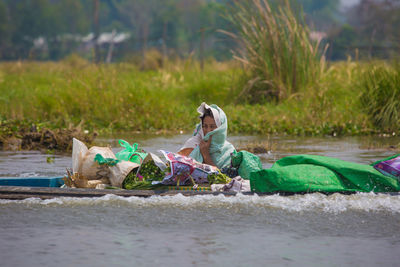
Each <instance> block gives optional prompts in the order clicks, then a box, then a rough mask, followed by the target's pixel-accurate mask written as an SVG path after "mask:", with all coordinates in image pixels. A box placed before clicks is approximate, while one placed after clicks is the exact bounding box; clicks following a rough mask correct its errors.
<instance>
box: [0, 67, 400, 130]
mask: <svg viewBox="0 0 400 267" xmlns="http://www.w3.org/2000/svg"><path fill="white" fill-rule="evenodd" d="M379 64H380V65H382V63H372V62H371V63H354V62H339V63H334V64H332V65H330V66H329V67H328V68H327V71H326V72H325V73H324V75H322V76H321V81H320V83H319V84H318V86H319V87H318V90H314V91H311V90H310V91H307V92H304V93H302V94H298V95H294V96H292V97H290V98H288V99H286V100H282V101H281V102H279V103H272V102H269V103H264V104H248V103H245V102H241V103H236V102H235V101H234V99H235V92H237V89H238V87H239V86H240V79H241V78H240V77H241V76H242V74H243V71H242V69H241V68H240V66H238V64H237V62H224V63H220V62H215V61H209V62H207V63H206V64H205V66H204V67H205V68H204V71H203V72H202V71H201V69H200V64H199V63H198V62H196V61H182V62H175V63H174V64H168V65H167V66H165V67H163V68H162V69H158V70H152V71H140V70H139V69H138V67H137V66H135V65H132V64H126V63H124V64H122V63H121V64H110V65H99V66H96V65H92V64H90V63H88V62H85V61H82V60H69V61H66V62H58V63H51V62H48V63H44V62H42V63H39V62H9V63H0V126H1V124H2V122H3V120H13V121H15V126H16V127H18V125H19V123H18V122H23V121H32V122H35V123H36V124H37V125H38V126H39V127H40V125H45V126H46V127H50V126H52V127H54V128H60V127H62V128H64V127H69V126H77V125H81V126H82V127H84V129H88V130H91V129H94V130H96V131H98V132H100V133H102V132H111V131H112V132H127V131H128V132H135V131H141V132H153V133H154V132H174V133H178V132H180V131H184V132H187V133H190V132H192V130H193V127H194V125H195V123H197V122H198V118H197V116H198V114H197V112H196V108H197V107H198V105H199V104H200V103H201V102H203V101H205V102H207V103H215V104H217V105H219V106H220V107H221V108H222V109H223V110H224V111H225V113H226V114H227V117H228V122H229V133H230V134H232V133H237V134H238V133H241V134H243V133H245V134H292V135H338V136H339V135H359V134H368V133H376V132H384V131H383V130H384V129H383V128H382V127H378V126H374V124H373V123H372V122H371V121H370V119H369V118H370V117H369V116H368V114H367V113H366V111H365V109H363V108H362V106H361V105H359V96H360V94H361V93H362V92H363V90H364V89H362V88H364V87H360V86H356V85H357V84H358V83H359V82H358V81H361V80H363V79H362V77H363V75H364V73H366V71H367V70H368V69H369V68H371V66H372V65H376V66H377V65H379ZM395 73H396V72H394V71H390V72H389V74H388V75H392V76H393V75H394V74H395ZM396 75H398V74H396ZM387 79H389V80H390V79H391V80H394V78H393V77H387V78H385V80H387ZM392 83H393V84H394V82H392ZM368 84H372V82H369V83H368ZM371 88H372V87H371ZM374 88H378V87H374ZM371 90H378V89H371ZM393 98H395V96H393ZM369 100H370V101H375V100H374V98H371V97H370V99H369ZM372 105H373V103H372V104H365V105H364V106H372ZM379 106H381V107H382V106H383V105H382V104H381V105H379ZM6 125H10V123H8V124H6ZM28 125H29V124H28ZM397 125H398V124H397ZM0 128H1V127H0ZM0 130H1V129H0ZM4 130H7V131H8V130H9V129H4ZM396 132H397V131H396ZM0 135H1V131H0Z"/></svg>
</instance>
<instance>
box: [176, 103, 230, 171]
mask: <svg viewBox="0 0 400 267" xmlns="http://www.w3.org/2000/svg"><path fill="white" fill-rule="evenodd" d="M197 112H198V113H199V114H200V116H199V118H200V123H199V124H197V125H196V128H195V130H194V133H193V136H192V137H190V138H189V139H188V140H187V141H186V142H185V144H184V145H183V147H182V148H181V149H180V150H179V152H178V154H180V155H184V156H189V157H191V158H193V159H194V160H196V161H198V162H201V163H205V164H209V165H213V166H216V167H218V168H219V169H222V168H223V167H227V166H229V165H230V162H231V153H233V152H234V151H235V148H234V146H233V145H232V144H231V143H229V142H228V141H227V140H226V137H227V130H228V120H227V118H226V115H225V113H224V111H223V110H222V109H221V108H220V107H218V106H217V105H215V104H212V105H207V104H206V103H205V102H203V103H201V105H200V106H199V107H198V108H197Z"/></svg>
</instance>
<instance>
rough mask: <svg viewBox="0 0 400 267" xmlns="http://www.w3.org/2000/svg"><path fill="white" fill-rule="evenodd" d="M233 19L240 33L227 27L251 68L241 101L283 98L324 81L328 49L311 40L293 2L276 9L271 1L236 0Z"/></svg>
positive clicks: (239, 55) (231, 12)
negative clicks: (293, 7) (325, 52)
mask: <svg viewBox="0 0 400 267" xmlns="http://www.w3.org/2000/svg"><path fill="white" fill-rule="evenodd" d="M227 18H228V19H229V20H230V21H231V22H232V23H233V24H234V25H235V26H236V28H237V31H238V32H237V33H232V32H226V31H223V30H221V32H223V33H225V34H228V35H229V36H231V37H233V38H234V39H235V40H237V41H238V43H239V49H237V50H236V51H235V52H234V53H235V55H234V57H235V58H236V59H237V60H239V61H240V62H242V63H243V64H244V65H245V66H246V68H247V69H248V70H249V75H248V76H247V77H246V79H247V84H246V85H245V86H244V89H242V90H241V92H239V93H238V97H239V99H240V100H242V99H246V100H249V101H250V102H263V101H265V100H277V101H278V102H279V101H281V100H283V99H287V98H289V97H291V96H292V95H294V94H296V93H299V92H300V91H302V90H303V89H304V90H305V89H309V88H310V87H312V86H314V85H315V83H316V82H318V81H319V79H320V75H321V73H322V72H323V71H324V66H325V61H324V57H323V56H322V54H324V51H323V52H322V53H321V51H320V42H319V41H312V40H311V39H310V30H309V28H308V27H307V25H306V24H305V23H304V16H303V15H302V12H300V14H299V15H295V14H294V12H293V10H292V8H291V6H290V4H289V1H287V0H286V1H284V4H282V5H280V6H278V7H277V8H271V6H270V4H269V3H268V1H267V0H246V1H244V0H235V1H234V2H233V5H232V7H231V8H230V10H229V12H228V15H227Z"/></svg>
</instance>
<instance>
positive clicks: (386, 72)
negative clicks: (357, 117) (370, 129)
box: [359, 63, 400, 132]
mask: <svg viewBox="0 0 400 267" xmlns="http://www.w3.org/2000/svg"><path fill="white" fill-rule="evenodd" d="M359 87H360V90H361V92H362V93H361V97H360V104H361V106H362V109H363V110H364V112H365V113H366V114H367V115H368V116H369V118H370V120H371V122H372V123H373V125H374V126H375V127H376V128H379V129H381V130H382V131H389V132H396V131H399V130H400V64H399V63H395V64H392V65H388V64H379V65H377V64H374V65H372V66H371V67H370V68H368V69H367V70H366V71H365V72H364V74H363V76H362V79H361V80H360V82H359Z"/></svg>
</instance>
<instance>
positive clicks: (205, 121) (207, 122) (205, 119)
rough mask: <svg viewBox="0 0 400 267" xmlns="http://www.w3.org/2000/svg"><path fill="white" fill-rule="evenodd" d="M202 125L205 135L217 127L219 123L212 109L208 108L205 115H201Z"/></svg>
mask: <svg viewBox="0 0 400 267" xmlns="http://www.w3.org/2000/svg"><path fill="white" fill-rule="evenodd" d="M201 125H202V127H203V134H204V135H206V134H207V133H209V132H211V131H214V130H215V129H217V124H216V123H215V120H214V116H213V113H212V111H211V109H206V110H205V112H204V114H203V116H201Z"/></svg>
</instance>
